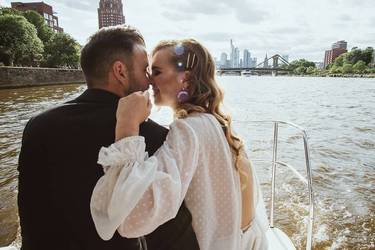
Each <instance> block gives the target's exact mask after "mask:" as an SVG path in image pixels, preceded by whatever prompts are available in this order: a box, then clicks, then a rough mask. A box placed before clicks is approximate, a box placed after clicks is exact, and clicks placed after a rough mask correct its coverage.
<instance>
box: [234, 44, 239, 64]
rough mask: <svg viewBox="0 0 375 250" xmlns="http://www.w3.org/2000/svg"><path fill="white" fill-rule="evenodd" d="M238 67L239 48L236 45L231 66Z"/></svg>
mask: <svg viewBox="0 0 375 250" xmlns="http://www.w3.org/2000/svg"><path fill="white" fill-rule="evenodd" d="M239 67H240V50H239V49H238V48H237V47H236V48H235V49H234V55H233V68H239Z"/></svg>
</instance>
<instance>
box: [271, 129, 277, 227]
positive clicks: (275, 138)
mask: <svg viewBox="0 0 375 250" xmlns="http://www.w3.org/2000/svg"><path fill="white" fill-rule="evenodd" d="M278 134H279V123H278V122H275V123H274V126H273V147H272V149H273V151H272V180H271V212H270V213H271V214H270V227H271V228H273V227H274V224H273V218H274V209H275V186H276V165H277V141H278Z"/></svg>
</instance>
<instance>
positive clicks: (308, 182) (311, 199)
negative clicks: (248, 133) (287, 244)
mask: <svg viewBox="0 0 375 250" xmlns="http://www.w3.org/2000/svg"><path fill="white" fill-rule="evenodd" d="M236 122H243V123H273V128H274V133H273V146H272V179H271V209H270V227H271V228H273V227H274V207H275V186H276V168H277V165H280V166H285V167H287V168H288V169H290V170H291V171H292V172H293V173H294V174H295V175H296V176H297V177H298V178H299V180H301V181H302V182H303V183H304V184H305V185H307V189H308V193H309V220H308V224H307V239H306V250H311V249H312V241H313V238H312V236H313V235H312V233H313V232H312V231H313V223H314V193H313V187H312V174H311V162H310V152H309V150H310V149H309V144H308V137H307V133H306V131H305V130H304V129H303V128H302V127H300V126H298V125H296V124H294V123H291V122H285V121H278V120H275V121H267V120H263V121H236ZM279 124H284V125H289V126H292V127H294V128H296V129H297V130H299V132H300V133H301V134H302V137H303V145H304V152H305V164H306V177H307V178H304V177H303V176H302V175H301V174H300V173H299V172H298V171H297V170H296V169H295V168H294V167H293V166H292V165H290V164H287V163H285V162H281V161H278V160H277V149H278V137H279ZM253 161H262V160H253ZM264 162H265V161H264Z"/></svg>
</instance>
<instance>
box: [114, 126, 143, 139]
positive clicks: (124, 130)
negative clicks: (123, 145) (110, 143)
mask: <svg viewBox="0 0 375 250" xmlns="http://www.w3.org/2000/svg"><path fill="white" fill-rule="evenodd" d="M137 135H139V124H135V123H127V124H119V123H117V124H116V133H115V136H116V139H115V141H118V140H121V139H123V138H125V137H129V136H137Z"/></svg>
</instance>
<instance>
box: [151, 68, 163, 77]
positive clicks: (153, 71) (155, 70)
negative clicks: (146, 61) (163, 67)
mask: <svg viewBox="0 0 375 250" xmlns="http://www.w3.org/2000/svg"><path fill="white" fill-rule="evenodd" d="M160 73H161V72H160V71H159V70H157V69H154V70H152V76H157V75H159V74H160Z"/></svg>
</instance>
